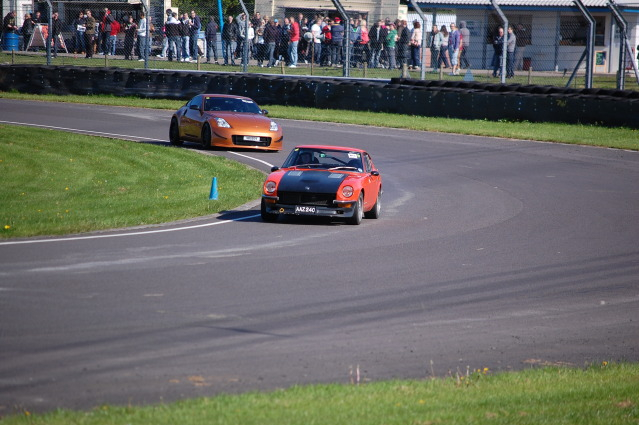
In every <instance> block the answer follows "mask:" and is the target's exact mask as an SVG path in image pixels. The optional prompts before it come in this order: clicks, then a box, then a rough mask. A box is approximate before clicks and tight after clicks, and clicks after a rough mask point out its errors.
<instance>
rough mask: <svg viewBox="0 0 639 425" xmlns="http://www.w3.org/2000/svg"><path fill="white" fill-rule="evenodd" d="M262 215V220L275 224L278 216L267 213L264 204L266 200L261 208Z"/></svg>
mask: <svg viewBox="0 0 639 425" xmlns="http://www.w3.org/2000/svg"><path fill="white" fill-rule="evenodd" d="M260 215H261V216H262V220H264V221H268V222H273V221H275V220H277V214H273V213H270V212H267V211H266V204H265V203H264V199H262V205H261V208H260Z"/></svg>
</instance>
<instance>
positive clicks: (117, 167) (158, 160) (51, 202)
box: [0, 124, 264, 238]
mask: <svg viewBox="0 0 639 425" xmlns="http://www.w3.org/2000/svg"><path fill="white" fill-rule="evenodd" d="M0 174H1V175H2V185H0V238H9V237H26V236H39V235H59V234H67V233H77V232H87V231H93V230H101V229H112V228H119V227H130V226H138V225H147V224H156V223H163V222H169V221H174V220H180V219H184V218H191V217H197V216H202V215H207V214H213V213H217V212H220V211H224V210H229V209H232V208H234V207H237V206H238V205H241V204H243V203H246V202H248V201H250V200H253V199H256V198H258V197H259V194H260V186H261V183H262V181H263V179H264V175H263V174H262V173H260V172H259V171H257V170H254V169H250V168H248V167H246V166H244V165H242V164H239V163H236V162H234V161H230V160H227V159H225V158H222V157H218V156H209V155H206V156H205V155H200V154H198V153H196V152H191V151H188V150H185V149H176V148H172V147H167V146H156V145H148V144H142V143H132V142H128V141H124V140H113V139H105V138H101V137H90V136H85V135H78V134H73V133H65V132H59V131H52V130H43V129H35V128H27V127H19V126H11V125H3V124H0ZM213 177H217V180H218V189H219V193H220V197H219V199H218V200H217V201H211V200H209V199H208V198H209V196H208V195H209V192H210V188H211V181H212V178H213Z"/></svg>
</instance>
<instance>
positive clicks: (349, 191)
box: [342, 186, 354, 198]
mask: <svg viewBox="0 0 639 425" xmlns="http://www.w3.org/2000/svg"><path fill="white" fill-rule="evenodd" d="M353 192H354V191H353V186H344V187H343V188H342V196H343V197H344V198H350V197H351V196H353Z"/></svg>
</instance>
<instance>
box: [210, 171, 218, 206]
mask: <svg viewBox="0 0 639 425" xmlns="http://www.w3.org/2000/svg"><path fill="white" fill-rule="evenodd" d="M209 200H210V201H217V177H213V181H212V182H211V193H210V194H209Z"/></svg>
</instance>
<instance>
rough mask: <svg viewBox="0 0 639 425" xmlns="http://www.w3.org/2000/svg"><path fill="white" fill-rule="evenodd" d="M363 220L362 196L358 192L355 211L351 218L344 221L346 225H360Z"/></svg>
mask: <svg viewBox="0 0 639 425" xmlns="http://www.w3.org/2000/svg"><path fill="white" fill-rule="evenodd" d="M362 218H364V194H363V193H361V192H360V194H359V198H358V199H357V203H356V204H355V210H354V211H353V216H352V217H350V218H348V220H347V221H346V222H347V223H348V224H355V225H357V224H360V223H361V222H362Z"/></svg>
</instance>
